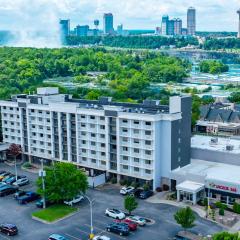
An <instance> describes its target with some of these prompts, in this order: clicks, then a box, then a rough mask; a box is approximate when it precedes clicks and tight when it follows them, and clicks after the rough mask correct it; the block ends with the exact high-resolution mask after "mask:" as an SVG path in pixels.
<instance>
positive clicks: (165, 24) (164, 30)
mask: <svg viewBox="0 0 240 240" xmlns="http://www.w3.org/2000/svg"><path fill="white" fill-rule="evenodd" d="M168 25H169V17H168V15H164V16H163V17H162V27H161V29H162V35H164V36H166V35H168Z"/></svg>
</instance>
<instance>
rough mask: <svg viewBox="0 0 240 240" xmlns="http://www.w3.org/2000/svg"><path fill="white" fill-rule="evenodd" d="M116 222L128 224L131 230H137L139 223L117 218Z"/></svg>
mask: <svg viewBox="0 0 240 240" xmlns="http://www.w3.org/2000/svg"><path fill="white" fill-rule="evenodd" d="M115 222H117V223H123V224H126V225H127V226H128V228H129V230H130V231H136V230H137V224H136V223H134V222H132V221H131V220H128V219H123V220H115Z"/></svg>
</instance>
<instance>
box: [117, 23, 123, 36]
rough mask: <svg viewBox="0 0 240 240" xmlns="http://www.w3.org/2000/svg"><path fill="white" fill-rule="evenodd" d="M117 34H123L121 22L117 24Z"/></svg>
mask: <svg viewBox="0 0 240 240" xmlns="http://www.w3.org/2000/svg"><path fill="white" fill-rule="evenodd" d="M117 34H119V35H122V34H123V25H122V24H120V25H118V26H117Z"/></svg>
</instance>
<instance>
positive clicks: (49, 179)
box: [37, 163, 88, 202]
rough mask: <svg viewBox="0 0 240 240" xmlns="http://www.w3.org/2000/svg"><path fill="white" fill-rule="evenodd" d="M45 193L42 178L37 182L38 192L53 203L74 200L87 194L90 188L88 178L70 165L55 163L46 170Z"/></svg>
mask: <svg viewBox="0 0 240 240" xmlns="http://www.w3.org/2000/svg"><path fill="white" fill-rule="evenodd" d="M45 170H46V177H45V192H43V189H42V178H39V179H38V180H37V187H38V190H37V192H38V193H39V194H40V195H41V196H45V197H46V198H47V199H48V200H50V201H52V202H63V201H65V200H72V199H73V198H74V197H75V196H76V195H78V194H80V193H83V194H84V193H85V192H86V190H87V188H88V181H87V176H86V174H85V173H84V172H82V171H81V170H78V169H77V167H76V166H75V165H73V164H70V163H55V164H54V166H52V167H49V168H46V169H45Z"/></svg>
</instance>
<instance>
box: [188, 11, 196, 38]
mask: <svg viewBox="0 0 240 240" xmlns="http://www.w3.org/2000/svg"><path fill="white" fill-rule="evenodd" d="M187 30H188V35H195V34H196V9H195V8H193V7H190V8H188V11H187Z"/></svg>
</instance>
